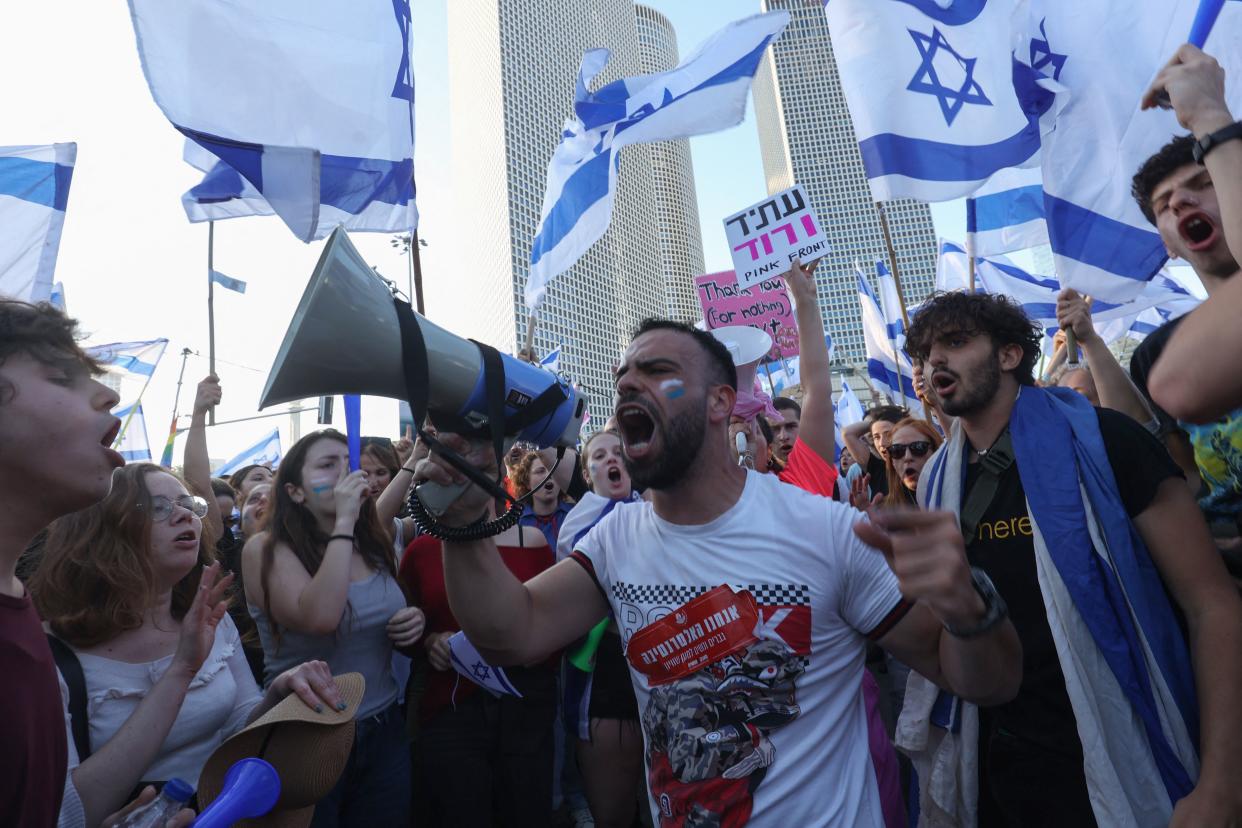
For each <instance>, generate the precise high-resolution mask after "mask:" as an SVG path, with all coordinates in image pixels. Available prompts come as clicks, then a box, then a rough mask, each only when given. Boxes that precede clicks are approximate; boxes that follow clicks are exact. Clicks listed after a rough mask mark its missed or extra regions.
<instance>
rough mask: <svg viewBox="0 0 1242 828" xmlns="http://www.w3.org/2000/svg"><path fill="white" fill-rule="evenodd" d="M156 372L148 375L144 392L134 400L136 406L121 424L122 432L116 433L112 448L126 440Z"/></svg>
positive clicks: (144, 384) (131, 407) (143, 385)
mask: <svg viewBox="0 0 1242 828" xmlns="http://www.w3.org/2000/svg"><path fill="white" fill-rule="evenodd" d="M154 374H155V372H154V371H152V372H151V373H150V374H147V381H146V382H144V383H143V384H142V390H141V391H139V392H138V399H136V400H134V404H133V405H132V406H130V409H129V414H127V415H126V417H125V422H123V423H121V430H120V431H118V432H117V433H116V439H115V440H113V441H112V447H113V448H116V447H117V446H119V445H120V444H121V441H122V440H124V439H125V432H126V431H128V430H129V421H130V420H132V419H134V414H136V413H137V412H138V406H139V405H141V404H142V395H143V394H145V393H147V386H148V385H150V384H151V377H152V375H154Z"/></svg>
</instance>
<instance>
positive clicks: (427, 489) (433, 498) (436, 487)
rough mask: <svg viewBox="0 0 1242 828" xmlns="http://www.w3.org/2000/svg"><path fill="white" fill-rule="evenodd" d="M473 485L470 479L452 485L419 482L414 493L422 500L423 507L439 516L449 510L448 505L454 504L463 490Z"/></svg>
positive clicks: (433, 515)
mask: <svg viewBox="0 0 1242 828" xmlns="http://www.w3.org/2000/svg"><path fill="white" fill-rule="evenodd" d="M472 485H473V484H472V483H470V482H469V481H466V482H465V483H454V484H453V485H451V486H445V485H442V484H440V483H430V482H428V483H421V484H419V485H418V487H417V488H416V489H414V493H415V494H416V495H418V499H419V500H421V501H422V503H423V508H424V509H426V510H427V511H428V512H430V513H431V515H432V517H437V518H438V517H439V516H440V515H442V514H444V513H445V512H446V511H447V510H448V507H450V506H452V505H453V503H454V502H455V501H456V500H457V498H459V497H461V495H462V492H464V491H466V489H468V488H469V487H470V486H472Z"/></svg>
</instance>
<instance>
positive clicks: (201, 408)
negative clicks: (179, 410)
mask: <svg viewBox="0 0 1242 828" xmlns="http://www.w3.org/2000/svg"><path fill="white" fill-rule="evenodd" d="M222 396H223V392H222V391H221V389H220V378H219V377H217V376H216V375H215V374H208V375H207V376H206V377H204V378H203V379H202V380H201V381H200V382H199V383H198V390H197V391H196V392H195V393H194V414H195V415H199V414H205V413H207V412H208V411H209V410H211V409H213V408H215V407H216V406H217V405H219V404H220V399H221V397H222Z"/></svg>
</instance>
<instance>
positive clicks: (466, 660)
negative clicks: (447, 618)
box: [448, 631, 522, 699]
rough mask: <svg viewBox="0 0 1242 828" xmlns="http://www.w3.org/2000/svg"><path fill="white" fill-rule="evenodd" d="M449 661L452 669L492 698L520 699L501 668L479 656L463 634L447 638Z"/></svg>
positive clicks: (456, 633)
mask: <svg viewBox="0 0 1242 828" xmlns="http://www.w3.org/2000/svg"><path fill="white" fill-rule="evenodd" d="M448 644H449V659H450V660H451V661H452V662H453V669H454V670H456V671H457V672H458V673H460V674H461V675H463V676H465V677H466V678H468V679H470V680H471V681H473V682H474V683H475V684H477V685H479V686H480V687H482V688H483V689H484V690H487V691H488V692H489V693H491V694H492V695H493V696H514V697H516V698H519V699H520V698H522V694H521V693H520V692H518V689H517V688H516V687H514V686H513V683H512V682H511V681H509V676H508V675H507V674H506V673H505V670H504V668H503V667H494V666H492V665H491V664H488V663H487V659H485V658H483V656H481V655H479V651H478V650H476V649H475V647H474V645H473V644H471V643H470V639H468V638H466V634H465V633H464V632H460V631H458V632H455V633H453V634H452V635H451V636H449V642H448Z"/></svg>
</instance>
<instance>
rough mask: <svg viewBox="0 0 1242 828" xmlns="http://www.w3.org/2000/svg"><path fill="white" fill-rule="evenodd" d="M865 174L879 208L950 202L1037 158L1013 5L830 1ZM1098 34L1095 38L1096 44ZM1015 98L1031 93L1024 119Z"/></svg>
mask: <svg viewBox="0 0 1242 828" xmlns="http://www.w3.org/2000/svg"><path fill="white" fill-rule="evenodd" d="M824 6H825V13H826V14H827V15H828V30H829V33H830V34H831V37H832V51H833V56H834V58H835V60H836V64H837V70H838V72H839V73H840V77H841V87H842V89H843V90H844V92H845V101H846V104H847V105H848V107H849V111H850V116H851V120H852V121H853V124H854V132H855V135H856V137H857V139H858V148H859V150H860V152H861V153H862V160H863V167H864V168H865V170H866V173H867V178H868V180H869V181H870V183H871V193H872V195H873V196H874V198H875V199H876V200H877V201H888V200H890V199H895V198H916V199H920V200H922V201H945V200H947V199H952V198H958V197H960V196H964V195H969V194H970V193H972V192H974V191H975V190H976V189H977V188H978V187H979V185H981V184H982V183H983V182H985V181H987V180H988V179H989V178H991V177H992V176H993V175H994V174H995V173H996V172H997V171H998V170H1002V169H1005V168H1006V167H1019V166H1030V165H1032V164H1034V163H1035V159H1036V157H1037V155H1038V152H1039V123H1038V118H1039V115H1040V114H1041V113H1042V112H1043V111H1044V109H1046V108H1047V106H1048V105H1049V104H1050V103H1051V98H1052V96H1051V95H1050V94H1048V93H1046V92H1044V91H1043V90H1040V89H1038V88H1037V87H1035V86H1034V78H1035V75H1034V73H1033V72H1032V70H1031V69H1030V67H1029V66H1026V65H1023V64H1016V63H1015V61H1014V59H1013V55H1012V51H1011V45H1010V31H1011V20H1010V17H1011V14H1012V6H1013V4H1012V3H1008V2H999V0H992V2H987V0H956V2H952V3H950V2H945V0H901V1H900V2H876V0H832V2H828V0H825V3H824ZM1092 34H1094V32H1093V33H1092ZM1015 86H1018V87H1020V88H1028V87H1029V88H1030V90H1029V92H1028V94H1027V96H1026V97H1027V98H1028V99H1029V100H1030V101H1031V103H1029V104H1028V107H1027V108H1024V107H1023V104H1022V102H1020V100H1019V96H1018V94H1017V93H1016V92H1015Z"/></svg>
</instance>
